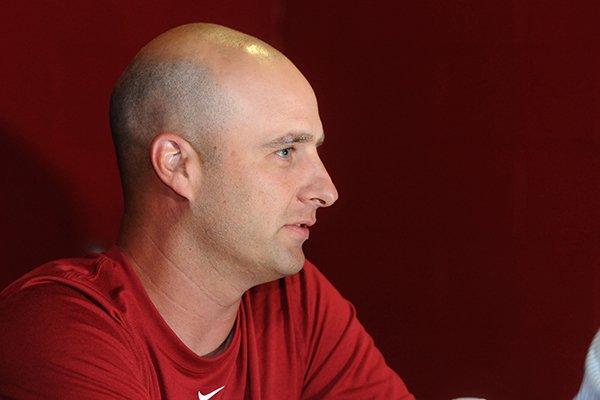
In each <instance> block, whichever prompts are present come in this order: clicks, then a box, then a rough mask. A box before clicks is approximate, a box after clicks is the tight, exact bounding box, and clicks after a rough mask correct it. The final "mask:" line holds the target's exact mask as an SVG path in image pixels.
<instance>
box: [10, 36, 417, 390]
mask: <svg viewBox="0 0 600 400" xmlns="http://www.w3.org/2000/svg"><path fill="white" fill-rule="evenodd" d="M111 128H112V131H113V139H114V142H115V147H116V152H117V159H118V162H119V170H120V173H121V178H122V183H123V191H124V197H125V214H124V217H123V220H122V225H121V231H120V236H119V239H118V242H117V246H115V247H113V248H111V249H109V250H108V251H107V252H106V253H104V254H102V255H95V256H90V257H88V258H85V259H69V260H60V261H56V262H53V263H50V264H47V265H45V266H42V267H40V268H38V269H37V270H35V271H33V272H32V273H30V274H28V275H26V276H25V277H24V278H22V279H21V280H19V281H17V282H16V283H14V284H13V285H11V286H10V287H8V288H7V289H6V290H5V291H4V292H3V294H2V298H1V306H0V307H1V314H0V315H1V317H0V318H1V320H0V323H1V324H2V326H3V329H2V330H3V332H2V333H1V334H0V343H2V350H0V360H2V362H1V364H2V366H1V368H0V389H1V390H0V395H1V396H7V397H10V398H57V399H67V398H68V399H75V398H85V399H190V400H191V399H196V398H198V399H200V400H207V399H215V400H216V399H300V398H303V399H365V398H380V399H412V398H413V397H412V396H411V395H410V394H409V393H408V392H407V390H406V388H405V386H404V384H403V383H402V381H401V380H400V378H399V377H398V376H397V375H396V374H395V373H394V372H393V371H392V370H390V369H389V368H388V367H387V366H386V364H385V362H384V360H383V357H382V356H381V354H380V353H379V351H378V350H377V349H376V348H375V347H374V345H373V342H372V340H371V339H370V337H369V336H368V335H367V334H366V332H365V331H364V329H363V327H362V326H361V325H360V323H359V322H358V321H357V319H356V317H355V314H354V309H353V308H352V306H351V305H350V304H349V303H348V302H346V301H345V300H344V299H343V298H342V297H341V296H340V295H339V294H338V293H337V292H336V291H335V289H334V288H333V287H332V286H331V285H330V284H329V283H328V282H327V281H326V280H325V278H324V277H323V276H322V275H321V274H320V273H319V272H318V270H317V269H316V268H315V267H314V266H313V265H312V264H310V263H309V262H307V261H305V259H304V254H303V251H302V244H303V243H304V241H306V240H307V239H308V236H309V229H310V227H311V226H312V225H313V224H314V223H315V221H316V211H317V209H318V208H320V207H328V206H330V205H331V204H333V203H334V202H335V201H336V199H337V196H338V195H337V192H336V189H335V187H334V185H333V183H332V182H331V179H330V177H329V175H328V174H327V171H326V170H325V167H324V166H323V164H322V162H321V160H320V158H319V155H318V152H317V148H318V146H319V145H320V144H322V143H323V139H324V136H323V129H322V125H321V121H320V119H319V115H318V109H317V102H316V99H315V96H314V93H313V91H312V89H311V87H310V85H309V84H308V82H307V81H306V79H305V78H304V77H303V76H302V74H301V73H300V72H299V71H298V70H297V69H296V68H295V67H294V65H293V64H292V63H291V62H290V61H289V60H288V59H287V58H285V56H283V55H282V54H281V53H279V52H278V51H277V50H275V49H273V48H272V47H270V46H269V45H267V44H265V43H263V42H261V41H260V40H258V39H255V38H253V37H250V36H247V35H244V34H242V33H240V32H236V31H233V30H231V29H228V28H225V27H221V26H217V25H211V24H191V25H185V26H181V27H178V28H175V29H173V30H171V31H168V32H166V33H165V34H163V35H161V36H159V37H158V38H156V39H154V40H153V41H151V42H150V43H149V44H148V45H147V46H146V47H144V48H143V49H142V50H141V51H140V53H139V54H138V55H137V56H136V57H135V58H134V60H133V61H132V63H131V64H130V65H129V67H128V68H127V70H126V71H125V73H124V74H123V76H122V77H121V79H120V80H119V82H118V83H117V85H116V87H115V89H114V92H113V95H112V99H111Z"/></svg>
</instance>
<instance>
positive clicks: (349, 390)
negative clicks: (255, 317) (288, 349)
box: [303, 264, 414, 400]
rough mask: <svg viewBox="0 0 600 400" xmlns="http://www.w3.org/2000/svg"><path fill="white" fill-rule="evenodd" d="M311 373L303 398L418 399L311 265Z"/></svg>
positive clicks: (307, 294) (307, 300)
mask: <svg viewBox="0 0 600 400" xmlns="http://www.w3.org/2000/svg"><path fill="white" fill-rule="evenodd" d="M305 269H306V271H305V272H304V274H305V283H304V295H303V299H304V300H303V303H304V304H303V308H304V310H305V313H307V316H308V318H307V320H308V323H307V325H306V332H305V335H306V337H307V346H308V349H307V354H309V358H308V370H307V373H306V378H305V384H304V390H303V399H336V400H344V399H386V400H387V399H394V400H395V399H402V400H409V399H410V400H414V397H413V396H412V394H410V393H409V392H408V390H407V388H406V386H405V385H404V382H403V381H402V379H401V378H400V377H399V376H398V375H397V374H396V373H395V372H394V371H393V370H392V369H391V368H390V367H389V366H388V365H387V364H386V363H385V360H384V358H383V356H382V354H381V353H380V351H379V350H378V349H377V348H376V347H375V345H374V343H373V340H372V338H371V337H370V336H369V335H368V333H367V332H366V331H365V329H364V327H363V326H362V325H361V324H360V322H359V321H358V319H357V318H356V312H355V309H354V307H353V306H352V304H350V303H349V302H348V301H347V300H345V299H344V298H343V297H342V296H341V295H340V294H339V292H338V291H337V290H336V289H335V288H334V287H333V286H332V285H331V284H330V283H329V282H328V281H327V280H326V279H325V277H324V276H323V275H322V274H321V273H320V272H319V271H318V270H317V269H316V268H315V267H314V266H312V265H311V264H307V266H306V267H305Z"/></svg>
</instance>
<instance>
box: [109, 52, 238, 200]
mask: <svg viewBox="0 0 600 400" xmlns="http://www.w3.org/2000/svg"><path fill="white" fill-rule="evenodd" d="M227 104H228V102H227V100H226V96H225V94H224V91H223V90H222V89H221V88H220V87H219V82H218V81H217V79H216V77H215V75H214V73H213V72H212V71H211V70H210V69H209V67H208V66H206V65H203V64H202V63H201V62H200V61H197V60H191V59H185V58H182V59H170V60H160V59H157V58H149V57H145V56H143V55H138V56H137V57H136V58H134V60H133V61H132V63H131V64H130V65H129V67H128V68H127V70H126V71H125V72H124V73H123V75H122V76H121V78H120V79H119V81H118V82H117V84H116V86H115V88H114V89H113V92H112V96H111V100H110V127H111V131H112V138H113V143H114V145H115V150H116V155H117V162H118V166H119V172H120V174H121V180H122V184H123V191H124V192H125V196H126V197H127V193H126V192H127V191H128V188H129V187H130V186H131V185H132V184H134V182H135V181H136V179H137V178H139V177H140V176H141V175H142V174H144V173H147V172H148V171H150V159H149V146H150V143H151V141H152V139H153V138H154V137H155V136H156V135H157V134H160V133H163V132H171V133H175V134H178V135H180V136H181V137H183V138H184V139H186V140H187V141H188V142H189V143H190V144H191V145H192V146H193V147H194V148H195V149H196V151H198V152H199V154H200V155H201V157H202V160H203V161H204V162H207V161H208V162H211V161H214V159H215V158H216V157H218V154H216V150H215V147H216V146H211V145H210V143H213V142H214V136H215V135H214V134H215V132H217V131H218V130H219V129H221V128H222V127H223V125H224V124H225V121H226V119H227V115H228V112H227V110H228V109H229V107H228V106H227ZM126 202H127V199H126Z"/></svg>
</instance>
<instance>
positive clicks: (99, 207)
mask: <svg viewBox="0 0 600 400" xmlns="http://www.w3.org/2000/svg"><path fill="white" fill-rule="evenodd" d="M2 9H3V10H2V14H3V23H2V25H1V27H0V76H1V79H2V86H1V88H0V149H1V156H0V174H1V175H0V179H1V182H2V187H3V189H2V196H1V197H0V205H1V206H2V208H1V209H2V231H1V232H2V233H1V234H0V239H1V240H0V243H1V244H0V246H1V247H0V251H1V253H2V255H3V259H4V261H3V266H2V269H1V274H0V286H5V285H6V284H7V283H8V282H9V281H11V280H13V279H14V278H16V277H17V276H18V275H20V274H22V273H23V272H25V271H27V270H28V269H30V268H32V267H34V266H35V265H37V264H39V263H41V262H43V261H45V260H48V259H51V258H55V257H61V256H70V255H76V254H81V253H83V252H85V251H87V250H90V249H92V250H93V249H98V248H103V247H105V246H107V245H108V244H110V243H111V242H113V241H114V239H115V234H116V231H117V228H118V220H119V216H120V213H121V211H122V208H121V198H120V196H121V195H120V189H119V184H118V175H117V171H116V166H115V162H114V155H113V152H112V144H111V141H110V133H109V128H108V98H109V95H110V90H111V88H112V85H113V83H114V82H115V80H116V79H117V77H118V76H119V74H120V73H121V71H122V70H123V68H124V67H125V65H126V63H127V62H128V60H129V59H130V58H131V57H132V56H133V54H135V52H136V51H137V50H138V49H139V48H140V47H141V46H142V45H143V44H144V43H145V42H147V41H148V40H149V39H151V38H152V37H154V36H155V35H157V34H159V33H161V32H163V31H164V30H166V29H168V28H170V27H172V26H175V25H179V24H182V23H186V22H192V21H212V22H218V23H223V24H226V25H229V26H232V27H234V28H237V29H240V30H242V31H245V32H248V33H251V34H253V35H255V36H258V37H260V38H262V39H264V40H266V41H268V42H270V43H272V44H274V45H275V46H276V47H278V48H280V49H282V50H283V51H284V52H285V53H286V54H288V56H289V57H290V58H291V59H292V60H293V61H294V62H295V63H296V64H297V65H298V66H299V67H300V68H301V70H302V71H304V73H305V75H306V76H307V77H308V78H309V80H310V81H311V82H312V83H313V85H314V87H315V90H316V92H317V95H318V97H319V99H320V105H321V114H322V118H323V121H324V124H325V129H326V133H327V145H326V146H325V147H324V158H325V162H326V164H327V165H328V167H329V170H330V172H331V175H332V176H333V178H334V181H335V182H336V184H337V187H338V190H339V192H340V194H341V197H340V200H339V201H338V203H337V204H336V205H335V206H334V207H333V208H331V209H329V210H324V211H322V212H321V213H320V219H319V224H317V227H316V228H315V229H314V231H313V232H312V238H311V240H310V241H309V243H308V245H307V249H306V250H307V254H308V256H309V258H310V259H312V260H313V261H314V262H315V263H316V264H317V265H319V266H320V268H321V269H322V270H323V271H324V272H325V273H326V275H327V276H328V277H329V278H330V279H331V280H332V281H333V282H334V283H335V284H336V286H337V287H338V288H339V289H340V291H341V292H342V293H343V294H344V295H345V296H346V297H348V298H349V299H351V300H352V301H353V302H354V303H355V305H356V307H357V309H358V312H359V317H360V318H361V320H362V321H363V323H364V324H365V325H366V327H367V329H368V330H369V331H370V332H371V333H372V335H373V337H374V339H375V341H376V343H377V344H378V346H379V347H380V348H381V349H382V351H383V352H384V354H385V355H386V358H387V360H388V362H389V364H390V365H391V366H392V367H393V368H394V369H396V370H397V371H398V373H399V374H400V375H401V376H402V377H403V378H404V380H405V381H406V383H407V385H408V386H409V388H410V389H411V390H412V391H413V392H414V393H415V395H416V396H417V398H419V399H450V398H452V397H456V396H458V395H463V396H466V395H478V396H481V397H487V398H488V399H490V400H498V399H568V398H570V397H572V396H573V395H574V394H575V393H576V391H577V388H578V385H579V382H580V379H581V375H582V367H583V360H584V355H585V351H586V348H587V345H588V343H589V341H590V340H591V337H592V336H593V333H594V332H595V330H596V329H597V328H598V327H599V326H600V296H599V295H597V294H596V293H597V291H598V287H599V285H598V272H597V271H598V264H599V261H600V257H599V256H600V250H599V248H598V246H597V242H598V241H599V239H600V218H598V217H599V215H598V214H599V211H598V207H596V205H597V204H598V203H600V157H599V156H600V152H599V150H600V136H599V134H598V129H599V128H600V123H599V122H600V119H599V117H598V116H599V115H600V114H599V111H600V110H599V103H598V102H599V94H600V85H599V83H600V81H599V79H598V74H599V73H600V69H599V67H600V63H599V61H600V57H599V51H600V50H599V49H600V48H599V47H598V45H599V44H600V23H599V22H598V21H600V12H599V11H600V3H597V1H592V0H590V1H569V0H544V1H542V0H513V1H500V0H497V1H492V0H461V1H452V2H449V1H441V0H429V1H426V0H424V1H418V2H398V1H394V0H383V1H379V2H367V1H359V0H350V1H346V2H336V3H334V2H323V1H321V2H319V1H316V0H260V1H253V2H250V1H242V0H239V1H234V0H221V1H199V0H177V1H169V2H166V1H141V0H136V1H126V2H121V1H114V0H112V1H108V0H106V1H63V2H44V1H40V0H37V1H29V2H18V3H17V2H5V3H4V4H3V7H2Z"/></svg>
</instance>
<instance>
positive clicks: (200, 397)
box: [198, 386, 225, 400]
mask: <svg viewBox="0 0 600 400" xmlns="http://www.w3.org/2000/svg"><path fill="white" fill-rule="evenodd" d="M224 388H225V386H221V387H220V388H218V389H216V390H213V391H212V392H210V393H209V394H202V393H200V392H198V400H208V399H210V398H211V397H213V396H214V395H215V394H217V393H219V392H220V391H221V390H223V389H224Z"/></svg>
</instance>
